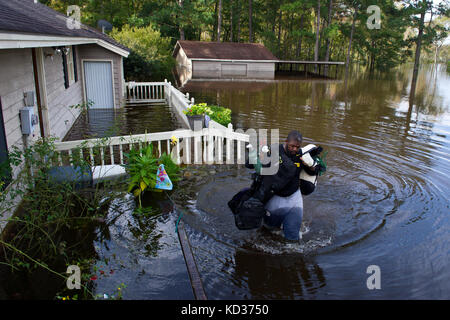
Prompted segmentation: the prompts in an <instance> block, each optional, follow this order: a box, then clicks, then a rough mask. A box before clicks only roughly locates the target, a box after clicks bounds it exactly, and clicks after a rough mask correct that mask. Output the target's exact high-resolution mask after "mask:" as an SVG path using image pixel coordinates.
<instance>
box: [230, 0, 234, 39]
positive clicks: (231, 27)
mask: <svg viewBox="0 0 450 320" xmlns="http://www.w3.org/2000/svg"><path fill="white" fill-rule="evenodd" d="M230 42H233V0H231V2H230Z"/></svg>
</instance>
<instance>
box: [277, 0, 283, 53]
mask: <svg viewBox="0 0 450 320" xmlns="http://www.w3.org/2000/svg"><path fill="white" fill-rule="evenodd" d="M280 7H281V5H280ZM282 19H283V11H281V8H280V14H279V15H278V58H281V20H282Z"/></svg>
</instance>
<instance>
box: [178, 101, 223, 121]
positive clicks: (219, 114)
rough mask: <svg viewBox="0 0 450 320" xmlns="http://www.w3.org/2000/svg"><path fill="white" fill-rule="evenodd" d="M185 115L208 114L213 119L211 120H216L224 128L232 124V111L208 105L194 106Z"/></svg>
mask: <svg viewBox="0 0 450 320" xmlns="http://www.w3.org/2000/svg"><path fill="white" fill-rule="evenodd" d="M183 113H184V114H186V115H187V116H194V115H202V114H206V115H208V116H209V117H210V118H211V120H214V121H216V122H217V123H220V124H221V125H223V126H227V125H228V124H229V123H230V122H231V109H229V108H225V107H221V106H215V105H208V104H206V103H198V104H194V105H192V106H191V107H189V108H188V109H186V110H184V111H183Z"/></svg>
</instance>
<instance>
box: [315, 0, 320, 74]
mask: <svg viewBox="0 0 450 320" xmlns="http://www.w3.org/2000/svg"><path fill="white" fill-rule="evenodd" d="M319 29H320V0H317V23H316V44H315V46H314V61H319V31H320V30H319ZM317 67H318V65H317V64H316V65H315V66H314V72H315V73H317Z"/></svg>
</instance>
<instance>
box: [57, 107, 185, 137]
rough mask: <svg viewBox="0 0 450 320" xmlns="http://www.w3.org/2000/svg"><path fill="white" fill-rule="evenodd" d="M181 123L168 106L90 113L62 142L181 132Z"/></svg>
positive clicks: (78, 120) (127, 108)
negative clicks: (176, 130) (179, 130)
mask: <svg viewBox="0 0 450 320" xmlns="http://www.w3.org/2000/svg"><path fill="white" fill-rule="evenodd" d="M181 123H182V122H180V121H179V120H178V118H177V116H176V114H175V112H173V110H172V109H171V108H170V107H169V106H168V105H161V104H160V105H126V106H125V107H123V108H119V109H91V110H89V112H88V114H85V115H81V116H80V117H79V118H78V119H77V121H76V123H75V124H74V125H73V127H72V129H71V130H70V132H69V133H68V134H67V135H66V137H65V138H64V141H72V140H81V139H87V138H103V137H108V136H122V135H129V134H142V133H146V132H148V133H150V132H162V131H171V130H175V129H178V128H181V127H182V124H181Z"/></svg>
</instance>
